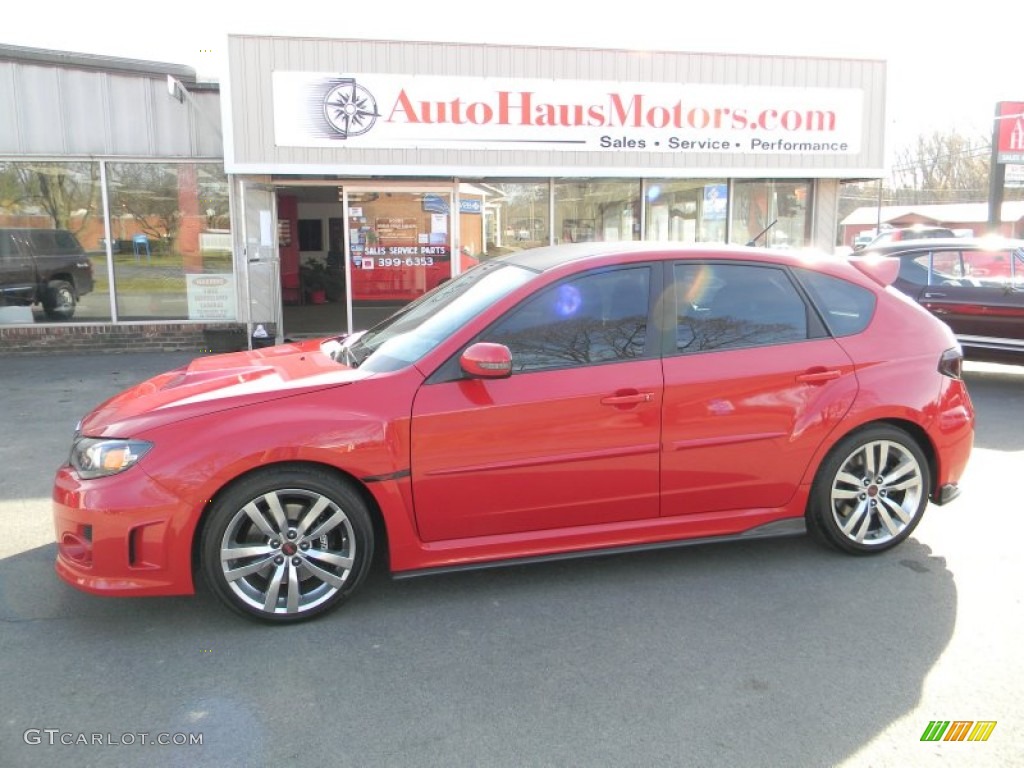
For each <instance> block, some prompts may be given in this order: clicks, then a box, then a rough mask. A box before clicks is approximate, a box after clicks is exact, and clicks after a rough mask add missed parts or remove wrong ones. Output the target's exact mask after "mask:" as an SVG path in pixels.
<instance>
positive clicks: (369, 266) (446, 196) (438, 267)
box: [342, 184, 458, 331]
mask: <svg viewBox="0 0 1024 768" xmlns="http://www.w3.org/2000/svg"><path fill="white" fill-rule="evenodd" d="M453 196H454V185H451V184H448V185H437V186H428V187H424V186H416V187H410V186H387V187H384V186H381V187H372V188H371V187H344V188H343V190H342V199H343V202H344V225H343V226H344V232H343V235H344V240H345V271H346V286H347V300H348V328H349V330H350V331H359V330H364V329H366V328H370V327H372V326H373V325H375V324H376V323H378V322H380V321H381V320H383V319H384V318H386V317H387V316H389V315H391V314H393V313H394V312H396V311H397V310H398V309H400V308H401V307H403V306H405V305H406V304H408V303H409V302H410V301H413V300H414V299H416V298H418V297H420V296H422V295H423V294H424V293H426V292H427V291H429V290H432V289H433V288H436V287H437V286H438V285H440V284H441V283H442V282H444V281H445V280H448V279H449V278H451V277H453V276H454V275H455V274H457V272H458V265H455V264H453V260H452V252H453V238H452V232H453V228H454V224H455V221H453V216H452V210H453V206H452V200H453Z"/></svg>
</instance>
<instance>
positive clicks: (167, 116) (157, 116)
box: [147, 80, 192, 157]
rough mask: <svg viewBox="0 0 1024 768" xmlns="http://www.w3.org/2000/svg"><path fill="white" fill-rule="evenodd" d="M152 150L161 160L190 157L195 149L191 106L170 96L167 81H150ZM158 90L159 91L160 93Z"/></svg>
mask: <svg viewBox="0 0 1024 768" xmlns="http://www.w3.org/2000/svg"><path fill="white" fill-rule="evenodd" d="M147 82H148V85H149V89H148V90H149V94H148V98H149V103H150V106H151V109H152V116H151V118H152V126H153V150H152V154H154V155H158V156H160V157H188V156H189V154H190V153H191V148H192V125H191V120H190V117H191V112H192V110H191V105H189V104H188V101H187V100H185V101H183V102H179V101H178V100H177V99H173V98H171V96H170V94H168V93H167V82H166V81H160V80H149V81H147ZM158 89H159V90H158Z"/></svg>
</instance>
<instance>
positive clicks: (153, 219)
mask: <svg viewBox="0 0 1024 768" xmlns="http://www.w3.org/2000/svg"><path fill="white" fill-rule="evenodd" d="M110 179H111V187H112V189H113V194H112V196H111V197H112V200H111V208H112V210H114V211H116V212H117V215H124V214H128V215H130V216H131V217H132V220H133V221H134V225H135V227H136V228H137V229H138V230H141V232H143V233H145V234H146V235H148V236H149V237H150V239H151V240H153V241H155V242H157V243H168V244H170V243H172V242H174V239H175V237H177V234H178V228H179V227H180V226H181V219H182V211H181V206H180V202H179V199H178V170H177V168H175V167H174V166H167V165H160V164H155V163H116V164H111V166H110Z"/></svg>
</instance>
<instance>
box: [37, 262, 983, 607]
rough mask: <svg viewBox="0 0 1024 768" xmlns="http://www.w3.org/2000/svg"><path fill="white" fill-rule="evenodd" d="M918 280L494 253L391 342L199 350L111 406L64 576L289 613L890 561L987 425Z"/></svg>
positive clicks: (73, 464) (68, 488)
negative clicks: (483, 591)
mask: <svg viewBox="0 0 1024 768" xmlns="http://www.w3.org/2000/svg"><path fill="white" fill-rule="evenodd" d="M898 266H899V263H898V262H897V261H895V260H880V261H870V262H850V261H846V260H843V259H839V258H833V257H827V256H821V257H813V258H812V257H808V256H806V255H801V254H797V253H794V252H793V251H787V252H773V251H769V250H765V249H753V248H744V247H722V248H714V247H708V246H699V247H673V246H668V245H665V244H655V243H605V244H602V243H586V244H580V245H568V246H558V247H553V248H542V249H536V250H528V251H523V252H520V253H517V254H514V255H511V256H509V257H503V258H500V259H494V260H490V261H486V262H484V263H482V264H480V265H479V266H477V267H475V268H474V269H472V270H470V271H469V272H467V273H465V274H464V275H461V276H460V277H458V278H456V279H454V280H451V281H449V282H447V283H445V284H443V285H441V286H439V287H438V288H437V289H435V290H434V291H432V292H430V293H428V294H426V295H425V296H423V297H422V298H420V299H419V300H417V301H415V302H413V303H412V304H410V305H409V306H407V307H405V308H404V309H402V310H401V311H400V312H398V313H397V314H395V315H393V316H392V317H391V318H389V319H388V320H386V321H385V322H383V323H382V324H381V325H379V326H377V327H375V328H373V329H371V330H369V331H367V332H365V333H362V334H359V335H353V336H350V337H347V338H343V339H323V340H319V341H307V342H302V343H298V344H289V345H283V346H277V347H270V348H265V349H261V350H255V351H251V352H239V353H233V354H227V355H217V356H210V357H202V358H198V359H196V360H195V361H193V362H192V363H191V364H189V365H188V366H187V367H184V368H182V369H179V370H175V371H171V372H169V373H166V374H163V375H161V376H157V377H155V378H153V379H151V380H149V381H147V382H145V383H143V384H140V385H138V386H136V387H134V388H132V389H130V390H128V391H126V392H124V393H122V394H120V395H117V396H116V397H114V398H112V399H111V400H109V401H107V402H106V403H104V404H102V405H100V406H99V407H98V408H96V410H94V411H93V412H92V413H90V414H89V415H88V416H87V417H86V418H85V419H84V420H83V421H82V423H81V425H80V427H79V429H78V432H77V433H76V435H75V438H74V443H73V447H72V450H71V455H70V460H69V463H68V464H67V465H65V466H64V467H62V468H60V470H59V471H58V473H57V477H56V484H55V488H54V515H55V523H56V537H57V542H58V555H57V563H56V567H57V572H58V573H59V574H60V576H61V577H62V578H63V579H64V580H65V581H67V582H68V583H70V584H72V585H74V586H76V587H78V588H80V589H84V590H86V591H89V592H95V593H100V594H107V595H178V594H187V593H191V592H193V590H194V585H195V581H196V577H197V575H198V573H197V571H201V573H202V575H203V576H204V577H205V580H206V581H207V583H208V584H210V585H211V587H212V590H213V591H214V592H215V593H216V594H217V596H218V597H219V598H220V599H221V600H222V601H223V602H224V603H226V604H227V605H228V606H229V607H231V608H233V609H235V610H236V611H238V612H240V613H242V614H244V615H247V616H251V617H256V618H259V619H266V620H269V621H277V622H287V621H294V620H301V619H305V618H309V617H312V616H315V615H318V614H322V613H323V612H325V611H327V610H329V609H331V608H334V607H336V606H337V605H339V604H340V603H342V602H344V601H345V600H346V599H347V598H349V597H351V596H352V595H353V594H354V593H355V592H356V590H357V589H358V587H359V586H360V584H361V583H362V582H363V580H364V578H365V576H366V574H367V570H368V569H369V567H370V563H371V560H372V559H373V558H374V557H378V556H379V557H386V558H387V562H388V564H389V567H390V569H391V571H392V573H393V574H394V575H395V576H407V575H416V574H420V573H424V572H430V571H434V572H436V571H439V570H451V569H455V568H472V567H479V566H483V565H494V564H496V563H505V564H512V563H522V562H524V561H532V560H539V559H542V558H553V557H565V556H576V555H582V554H601V553H608V552H622V551H623V550H628V549H643V548H651V547H664V546H667V545H673V544H685V543H693V542H699V541H710V540H714V541H720V540H722V539H725V538H749V537H752V536H769V535H782V534H792V533H800V532H804V531H805V530H806V529H808V528H809V529H810V530H811V532H813V533H814V534H815V535H816V536H817V537H818V538H820V539H821V540H822V541H824V542H827V543H828V544H831V545H832V546H834V547H837V548H839V549H840V550H844V551H847V552H853V553H873V552H881V551H884V550H886V549H888V548H890V547H892V546H894V545H896V544H898V543H899V542H901V541H903V540H904V539H906V538H907V536H909V535H910V534H911V532H912V531H913V530H914V528H915V526H916V525H917V524H918V522H919V521H920V520H921V516H922V515H923V513H924V510H925V507H926V506H927V505H928V502H929V500H931V501H933V502H935V503H936V504H943V503H945V502H947V501H949V500H950V499H952V498H954V497H955V496H956V495H957V493H958V487H957V483H958V481H959V479H960V477H961V474H962V472H963V470H964V467H965V465H966V463H967V460H968V456H969V454H970V452H971V446H972V442H973V434H974V432H973V430H974V411H973V408H972V406H971V401H970V399H969V397H968V394H967V391H966V389H965V387H964V383H963V381H962V380H961V378H960V363H961V353H960V349H959V347H958V346H957V343H956V340H955V339H954V337H953V335H952V333H951V332H950V330H949V328H948V327H946V326H945V325H944V324H943V323H941V322H940V321H938V320H937V319H936V318H934V317H932V316H931V315H930V314H929V313H928V312H926V311H925V310H924V309H922V308H921V307H920V306H918V305H916V304H915V303H913V302H912V301H910V300H909V299H907V298H906V297H904V296H903V295H902V294H900V293H899V292H897V291H895V290H894V289H892V288H889V287H887V286H888V285H889V283H891V282H892V281H893V280H894V279H895V277H896V274H897V268H898Z"/></svg>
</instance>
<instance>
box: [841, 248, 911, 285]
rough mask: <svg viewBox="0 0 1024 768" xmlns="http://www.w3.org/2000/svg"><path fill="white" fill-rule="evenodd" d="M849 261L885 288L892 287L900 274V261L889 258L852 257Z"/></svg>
mask: <svg viewBox="0 0 1024 768" xmlns="http://www.w3.org/2000/svg"><path fill="white" fill-rule="evenodd" d="M847 261H849V262H850V263H851V264H853V266H855V267H856V268H857V269H859V270H860V271H861V272H863V273H864V274H865V275H867V276H868V277H870V278H871V279H872V280H874V281H875V282H876V283H878V284H879V285H880V286H882V287H883V288H884V287H885V286H887V285H892V284H893V281H894V280H895V279H896V276H897V275H898V274H899V273H900V260H899V259H892V258H889V257H887V256H863V257H862V256H851V257H850V258H848V259H847Z"/></svg>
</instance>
